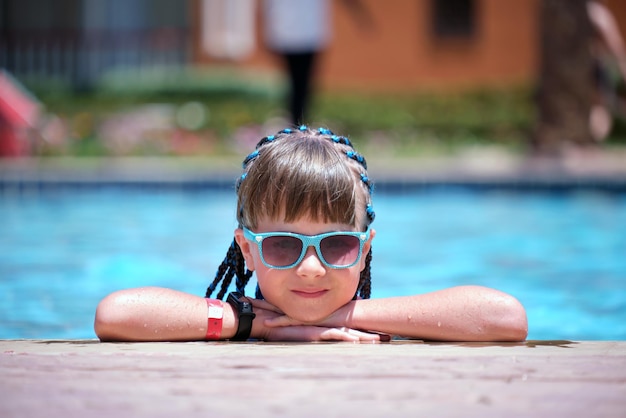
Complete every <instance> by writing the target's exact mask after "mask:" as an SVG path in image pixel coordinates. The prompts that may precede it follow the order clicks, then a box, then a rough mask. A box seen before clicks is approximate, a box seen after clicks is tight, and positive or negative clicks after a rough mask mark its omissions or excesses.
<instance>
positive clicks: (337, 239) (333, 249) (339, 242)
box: [320, 235, 361, 267]
mask: <svg viewBox="0 0 626 418" xmlns="http://www.w3.org/2000/svg"><path fill="white" fill-rule="evenodd" d="M360 246H361V242H360V240H359V239H358V238H357V237H353V236H350V235H332V236H330V237H326V238H324V239H323V240H322V241H321V242H320V250H321V251H322V256H323V257H324V260H326V262H327V263H328V264H330V265H333V266H337V267H342V266H349V265H350V264H352V263H354V262H355V261H356V259H357V258H358V257H359V249H360Z"/></svg>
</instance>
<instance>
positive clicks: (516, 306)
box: [338, 286, 528, 341]
mask: <svg viewBox="0 0 626 418" xmlns="http://www.w3.org/2000/svg"><path fill="white" fill-rule="evenodd" d="M350 305H352V306H347V307H346V308H345V312H344V313H343V315H344V319H343V320H344V321H346V326H348V327H350V328H356V329H365V330H376V331H379V332H385V333H388V334H392V335H399V336H403V337H413V338H420V339H427V340H439V341H523V340H524V339H526V336H527V334H528V323H527V319H526V311H525V309H524V307H523V306H522V305H521V304H520V303H519V301H517V299H515V298H513V297H512V296H510V295H507V294H505V293H502V292H499V291H497V290H494V289H489V288H485V287H479V286H460V287H453V288H450V289H445V290H440V291H436V292H432V293H427V294H423V295H416V296H408V297H396V298H386V299H379V300H376V299H368V300H359V301H355V302H352V303H351V304H350ZM338 313H339V314H340V315H341V314H342V313H341V312H338Z"/></svg>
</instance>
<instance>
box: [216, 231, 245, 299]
mask: <svg viewBox="0 0 626 418" xmlns="http://www.w3.org/2000/svg"><path fill="white" fill-rule="evenodd" d="M233 276H237V281H236V286H237V291H238V292H241V293H243V294H245V287H246V285H247V284H248V281H249V280H250V277H252V272H251V271H250V270H247V269H245V263H244V259H243V254H242V253H241V248H239V245H238V244H237V242H236V241H235V240H233V242H232V244H230V247H229V248H228V252H227V253H226V257H225V258H224V261H222V264H220V266H219V268H218V269H217V273H216V275H215V279H214V280H213V282H212V283H211V285H210V286H209V287H208V288H207V290H206V297H207V298H208V297H210V296H211V295H212V294H213V292H214V291H215V289H216V288H217V285H218V284H219V283H220V282H222V286H221V287H220V291H219V293H218V294H217V299H223V298H224V295H225V294H226V291H227V290H228V287H229V286H230V283H231V282H232V280H233Z"/></svg>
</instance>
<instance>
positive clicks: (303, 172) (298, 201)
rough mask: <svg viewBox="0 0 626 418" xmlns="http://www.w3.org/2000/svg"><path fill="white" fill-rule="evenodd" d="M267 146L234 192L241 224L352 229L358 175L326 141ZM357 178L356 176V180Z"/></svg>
mask: <svg viewBox="0 0 626 418" xmlns="http://www.w3.org/2000/svg"><path fill="white" fill-rule="evenodd" d="M273 145H275V144H268V145H266V146H265V147H264V149H263V153H261V155H260V156H259V157H258V160H257V161H255V162H254V164H253V166H252V167H250V170H249V172H248V175H247V176H246V180H245V181H244V182H243V183H242V186H241V187H242V189H243V188H244V187H245V190H240V193H239V203H238V206H239V214H240V217H241V219H240V223H243V224H244V225H245V226H248V227H250V228H255V227H256V226H257V225H256V224H257V222H258V221H259V220H260V219H263V218H266V219H270V220H281V219H282V220H284V221H285V222H294V221H296V220H298V219H302V218H308V219H311V220H312V221H316V222H324V223H341V224H347V225H352V226H355V227H356V226H357V216H356V208H357V207H360V206H357V205H359V204H360V205H361V206H365V202H359V200H362V198H361V199H359V193H358V190H357V186H358V182H357V181H356V180H355V176H359V174H358V172H357V171H355V169H352V168H351V167H352V164H346V161H347V157H346V156H345V155H344V154H343V153H342V152H341V150H339V149H338V147H337V146H336V145H334V144H332V143H331V142H330V141H328V140H325V139H322V140H315V139H310V140H306V141H293V142H292V141H283V142H282V144H280V145H281V146H280V147H276V146H273ZM357 178H358V177H357Z"/></svg>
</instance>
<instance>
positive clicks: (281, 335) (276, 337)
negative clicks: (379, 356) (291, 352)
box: [265, 325, 390, 343]
mask: <svg viewBox="0 0 626 418" xmlns="http://www.w3.org/2000/svg"><path fill="white" fill-rule="evenodd" d="M265 340H266V341H346V342H353V343H378V342H383V341H389V340H390V337H389V336H388V335H385V334H372V333H369V332H365V331H358V330H355V329H351V328H346V327H342V328H327V327H318V326H316V325H293V326H286V327H276V328H267V333H266V334H265Z"/></svg>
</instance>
